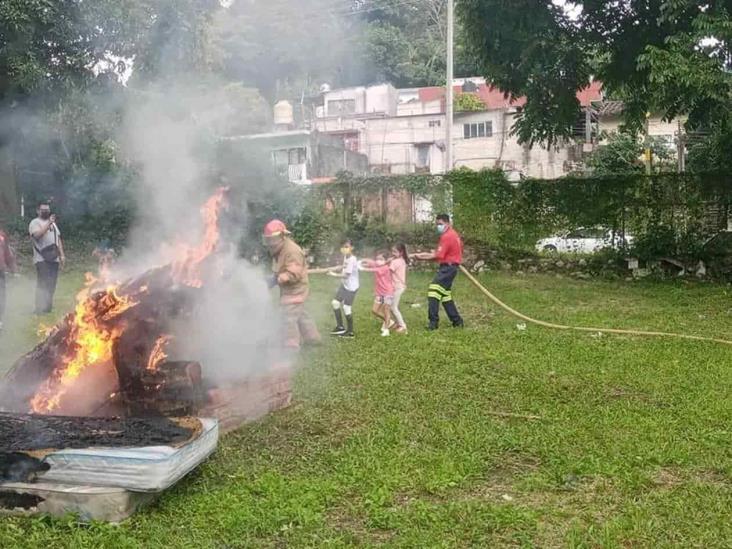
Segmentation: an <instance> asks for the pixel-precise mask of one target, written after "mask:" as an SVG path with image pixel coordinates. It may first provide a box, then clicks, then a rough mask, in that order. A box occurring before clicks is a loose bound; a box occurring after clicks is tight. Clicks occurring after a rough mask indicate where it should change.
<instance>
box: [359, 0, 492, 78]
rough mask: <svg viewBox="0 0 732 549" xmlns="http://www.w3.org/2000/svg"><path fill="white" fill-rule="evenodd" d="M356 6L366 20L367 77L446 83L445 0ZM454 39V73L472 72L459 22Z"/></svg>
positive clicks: (372, 1)
mask: <svg viewBox="0 0 732 549" xmlns="http://www.w3.org/2000/svg"><path fill="white" fill-rule="evenodd" d="M356 10H357V12H356V13H359V14H360V17H361V18H362V20H363V22H364V24H365V29H364V42H363V43H364V46H363V50H364V51H363V56H364V62H365V71H366V72H365V76H366V80H367V81H389V82H391V83H393V84H394V85H395V86H400V87H413V86H434V85H444V83H445V74H446V65H445V58H446V51H447V50H446V47H447V9H446V2H445V0H425V1H423V2H419V3H412V2H393V1H392V0H361V1H359V2H358V3H357V8H356ZM455 42H456V48H455V74H456V75H457V76H474V75H475V74H476V70H477V66H476V64H475V63H474V62H473V60H472V58H471V57H470V56H469V55H467V53H466V50H465V48H464V46H463V42H464V41H463V32H462V27H461V26H460V25H458V26H457V28H456V40H455Z"/></svg>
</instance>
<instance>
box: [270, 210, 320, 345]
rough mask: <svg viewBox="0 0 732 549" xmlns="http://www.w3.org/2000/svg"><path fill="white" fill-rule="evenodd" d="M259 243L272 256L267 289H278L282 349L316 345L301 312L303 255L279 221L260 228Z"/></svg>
mask: <svg viewBox="0 0 732 549" xmlns="http://www.w3.org/2000/svg"><path fill="white" fill-rule="evenodd" d="M263 240H264V244H265V245H266V246H267V248H268V249H269V253H270V255H271V256H272V276H271V277H270V279H269V286H270V288H274V287H275V286H279V288H280V308H281V310H282V316H283V319H284V324H285V325H284V335H285V341H284V345H285V347H286V348H289V349H299V348H300V344H301V343H302V342H304V343H306V344H311V345H316V344H318V343H320V333H318V328H317V327H316V326H315V322H313V319H312V318H310V315H309V314H308V312H307V310H306V309H305V302H306V301H307V299H308V296H309V295H310V283H309V280H308V264H307V261H306V259H305V253H304V252H303V251H302V248H300V246H298V245H297V243H296V242H295V241H294V240H292V238H290V231H288V230H287V226H286V225H285V224H284V223H283V222H282V221H280V220H279V219H273V220H272V221H270V222H269V223H267V224H266V225H265V226H264V233H263Z"/></svg>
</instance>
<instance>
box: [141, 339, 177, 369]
mask: <svg viewBox="0 0 732 549" xmlns="http://www.w3.org/2000/svg"><path fill="white" fill-rule="evenodd" d="M171 339H173V336H171V335H163V336H160V337H159V338H158V340H157V341H156V342H155V346H154V347H153V350H152V352H151V353H150V359H149V360H148V361H147V369H148V370H157V369H158V365H159V364H160V363H162V362H163V361H164V360H165V359H166V358H168V354H167V353H166V352H165V350H164V349H165V347H166V346H167V345H168V343H170V340H171Z"/></svg>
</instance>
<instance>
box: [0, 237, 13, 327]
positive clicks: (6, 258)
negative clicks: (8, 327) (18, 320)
mask: <svg viewBox="0 0 732 549" xmlns="http://www.w3.org/2000/svg"><path fill="white" fill-rule="evenodd" d="M6 272H12V273H16V272H17V264H16V262H15V254H14V253H13V250H12V248H11V247H10V242H9V241H8V235H7V234H5V232H4V231H3V230H2V229H0V332H1V331H2V330H3V319H4V318H5V303H6V299H5V298H6V295H5V291H6V290H5V273H6Z"/></svg>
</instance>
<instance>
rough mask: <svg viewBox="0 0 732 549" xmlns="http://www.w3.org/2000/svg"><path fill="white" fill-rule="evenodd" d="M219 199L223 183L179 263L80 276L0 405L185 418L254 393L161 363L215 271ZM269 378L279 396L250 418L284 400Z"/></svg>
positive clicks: (10, 378) (223, 201)
mask: <svg viewBox="0 0 732 549" xmlns="http://www.w3.org/2000/svg"><path fill="white" fill-rule="evenodd" d="M226 205H227V190H226V189H223V188H222V189H219V190H218V191H217V192H216V193H215V194H214V195H213V196H212V197H211V198H210V199H209V200H208V201H207V202H206V204H205V205H204V206H203V208H202V216H203V221H204V235H203V238H202V239H201V241H200V243H199V244H198V245H195V246H187V245H182V244H181V245H179V246H178V249H177V254H176V257H177V259H176V260H174V261H172V262H171V263H169V264H167V265H163V266H159V267H156V268H153V269H150V270H148V271H147V272H144V273H143V274H141V275H139V276H137V277H135V278H132V279H129V280H126V281H123V282H120V283H113V282H112V281H111V280H110V277H109V274H108V273H102V274H101V276H100V277H99V278H94V277H91V276H90V275H87V277H88V280H87V284H86V287H85V288H84V290H83V291H82V292H81V293H80V294H79V296H78V298H77V304H76V307H75V310H74V311H73V312H72V313H70V314H68V315H67V316H66V317H65V318H64V319H63V320H62V321H61V322H60V323H59V324H58V325H57V326H56V327H54V328H53V329H52V330H51V331H50V333H49V334H48V337H47V338H46V340H45V341H43V342H42V343H40V344H39V345H38V346H37V347H36V348H35V349H33V350H32V351H31V352H29V353H28V354H27V355H25V356H24V357H22V358H21V359H19V360H18V361H17V362H16V364H15V365H14V366H13V368H12V369H11V371H10V372H9V373H8V375H7V376H6V377H5V378H4V379H3V380H2V381H0V411H5V412H15V413H33V414H44V415H64V416H107V417H112V416H126V417H134V416H151V415H153V416H154V415H161V416H185V415H193V414H196V413H198V412H200V411H201V410H202V409H203V408H204V407H205V406H206V405H207V404H211V405H212V409H213V410H214V411H215V412H216V411H219V412H222V413H225V414H228V415H231V413H230V411H229V412H223V410H222V405H226V404H227V403H229V402H232V403H233V402H236V401H237V400H238V401H241V400H242V396H243V395H242V394H241V393H242V391H243V392H244V393H247V391H248V392H249V393H252V394H249V395H248V397H251V398H254V395H253V390H252V389H251V388H252V383H250V382H248V381H247V382H245V383H243V384H242V386H243V387H249V389H246V388H244V389H242V390H241V391H239V394H231V391H230V388H228V389H229V393H228V394H227V392H226V391H227V390H225V389H221V390H215V388H213V387H208V386H207V385H206V378H205V375H204V374H205V368H202V366H201V365H200V364H198V363H196V362H190V361H177V360H175V361H172V360H169V359H168V353H169V349H170V347H171V346H175V342H176V338H181V337H185V334H176V333H175V329H174V326H175V325H181V324H182V323H183V322H184V321H185V320H186V319H187V318H188V317H190V316H191V315H192V314H195V304H196V298H197V294H198V293H199V292H201V291H202V288H203V287H204V285H206V284H215V283H216V277H217V276H220V275H221V273H220V272H218V271H219V269H218V267H217V262H216V261H215V255H216V254H215V252H216V251H217V248H218V247H219V245H220V240H221V239H220V233H219V219H220V216H221V213H222V211H223V209H224V208H225V207H226ZM287 380H288V382H289V377H287ZM274 384H275V385H277V387H276V389H274V391H275V393H276V394H277V398H276V400H277V402H275V403H273V404H272V405H271V406H268V407H267V409H265V410H260V411H258V412H257V413H258V415H262V414H263V413H266V412H267V411H269V409H272V408H273V407H281V406H282V405H286V404H287V403H289V384H288V385H287V389H286V390H283V387H282V384H281V380H278V381H276V382H274ZM257 390H258V391H261V390H262V387H261V386H260V387H257ZM222 394H225V395H227V396H226V397H221V395H222ZM209 395H215V399H214V400H215V402H210V400H211V399H210V397H209ZM244 396H245V400H246V397H247V395H246V394H245V395H244ZM222 398H223V400H222ZM257 398H261V395H259V396H258V397H257ZM248 405H249V411H247V412H246V414H249V415H251V413H252V408H251V402H249V403H248ZM223 408H225V406H223ZM239 415H241V414H239ZM234 416H235V417H239V416H238V415H237V414H234ZM239 419H251V418H239ZM232 426H233V425H232Z"/></svg>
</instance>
